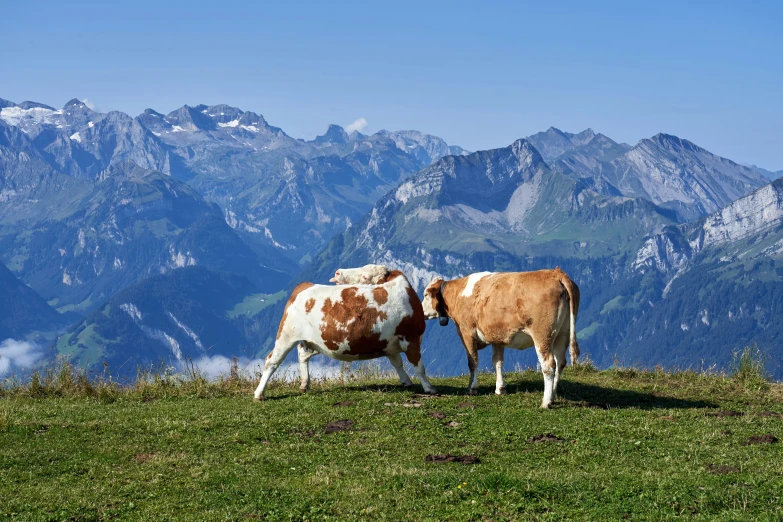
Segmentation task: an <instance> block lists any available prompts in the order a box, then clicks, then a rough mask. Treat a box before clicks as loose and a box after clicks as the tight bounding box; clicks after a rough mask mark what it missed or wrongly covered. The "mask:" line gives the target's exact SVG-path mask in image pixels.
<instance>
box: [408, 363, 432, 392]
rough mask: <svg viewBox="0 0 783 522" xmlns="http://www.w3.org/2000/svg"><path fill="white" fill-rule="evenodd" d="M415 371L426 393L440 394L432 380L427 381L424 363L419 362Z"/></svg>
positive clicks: (414, 368)
mask: <svg viewBox="0 0 783 522" xmlns="http://www.w3.org/2000/svg"><path fill="white" fill-rule="evenodd" d="M413 371H414V372H415V373H416V377H418V379H419V381H421V387H422V388H424V393H429V394H431V395H435V394H437V393H438V390H436V389H435V387H434V386H433V385H432V384H430V380H429V379H427V374H426V372H425V371H424V362H423V361H419V364H417V365H416V366H414V367H413Z"/></svg>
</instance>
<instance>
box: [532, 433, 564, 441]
mask: <svg viewBox="0 0 783 522" xmlns="http://www.w3.org/2000/svg"><path fill="white" fill-rule="evenodd" d="M527 441H528V442H529V443H537V442H565V439H561V438H560V437H558V436H557V435H554V434H552V433H542V434H541V435H535V436H533V437H530V438H529V439H527Z"/></svg>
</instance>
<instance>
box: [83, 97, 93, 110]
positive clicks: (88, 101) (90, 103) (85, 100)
mask: <svg viewBox="0 0 783 522" xmlns="http://www.w3.org/2000/svg"><path fill="white" fill-rule="evenodd" d="M82 103H83V104H85V105H86V106H87V108H88V109H90V110H93V111H94V110H95V102H94V101H92V100H89V99H87V98H82Z"/></svg>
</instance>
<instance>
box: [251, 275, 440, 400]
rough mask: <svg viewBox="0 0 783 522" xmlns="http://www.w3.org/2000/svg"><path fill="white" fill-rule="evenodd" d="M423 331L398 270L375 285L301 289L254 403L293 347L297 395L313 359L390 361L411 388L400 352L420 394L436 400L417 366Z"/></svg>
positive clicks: (410, 292)
mask: <svg viewBox="0 0 783 522" xmlns="http://www.w3.org/2000/svg"><path fill="white" fill-rule="evenodd" d="M425 327H426V323H425V321H424V312H423V310H422V306H421V301H420V300H419V296H418V295H416V291H415V290H413V288H412V287H411V285H410V283H409V282H408V279H407V278H406V277H405V275H404V274H403V273H402V272H400V271H398V270H394V271H391V272H389V273H388V274H387V275H386V277H385V278H384V279H383V280H382V281H380V284H378V285H359V284H357V285H338V286H327V285H315V284H313V283H300V284H299V285H297V286H296V288H294V290H293V292H291V296H290V297H289V298H288V302H287V303H286V305H285V309H284V311H283V317H282V319H281V320H280V326H279V327H278V330H277V338H276V340H275V345H274V348H273V349H272V352H271V353H270V354H269V355H268V356H267V358H266V362H265V363H264V372H263V374H262V375H261V382H259V384H258V388H256V391H255V394H254V398H255V400H257V401H258V400H261V399H262V398H263V396H264V390H265V389H266V385H267V382H268V381H269V378H270V377H271V376H272V374H273V373H274V372H275V370H277V368H278V367H279V366H280V364H281V363H282V362H283V359H285V357H286V355H288V353H289V352H290V351H291V350H292V349H293V348H294V346H298V349H297V351H298V355H299V369H300V372H301V375H302V385H301V387H300V390H301V391H306V390H307V385H308V384H309V369H308V361H309V359H310V357H312V356H313V355H315V354H316V353H322V354H324V355H326V356H327V357H330V358H332V359H336V360H339V361H360V360H367V359H376V358H378V357H388V358H389V361H390V362H391V364H392V366H393V367H394V369H395V370H396V371H397V373H398V375H399V376H400V381H401V382H402V384H403V385H405V386H412V385H413V383H412V382H411V380H410V377H408V374H406V373H405V369H404V368H403V365H402V356H401V354H402V353H403V352H404V353H405V357H406V358H407V359H408V362H410V363H411V365H412V366H413V368H414V372H415V373H416V376H417V377H418V378H419V381H421V385H422V387H423V388H424V392H425V393H428V394H435V393H437V391H436V390H435V388H433V387H432V385H431V384H430V382H429V380H428V379H427V376H426V372H425V370H424V363H423V361H422V360H421V339H422V337H423V336H424V329H425Z"/></svg>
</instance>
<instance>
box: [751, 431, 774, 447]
mask: <svg viewBox="0 0 783 522" xmlns="http://www.w3.org/2000/svg"><path fill="white" fill-rule="evenodd" d="M777 441H778V438H777V437H775V436H774V435H772V434H771V433H768V434H766V435H754V436H752V437H751V438H749V439H748V442H746V443H745V445H746V446H750V445H751V444H773V443H775V442H777Z"/></svg>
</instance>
